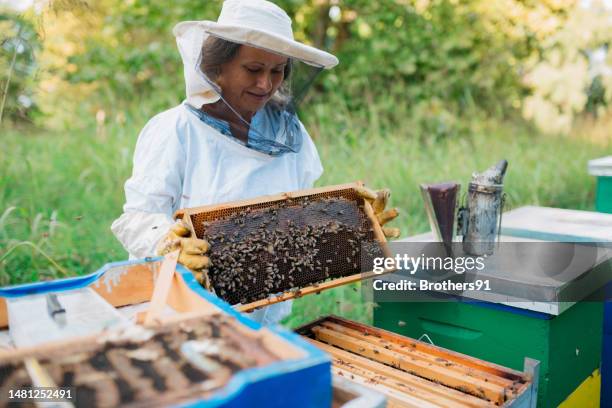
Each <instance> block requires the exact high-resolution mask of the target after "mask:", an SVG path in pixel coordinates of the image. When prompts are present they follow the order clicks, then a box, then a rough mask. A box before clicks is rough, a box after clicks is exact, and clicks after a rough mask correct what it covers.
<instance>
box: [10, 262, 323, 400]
mask: <svg viewBox="0 0 612 408" xmlns="http://www.w3.org/2000/svg"><path fill="white" fill-rule="evenodd" d="M161 261H162V259H161V258H155V259H147V260H142V261H128V262H117V263H111V264H107V265H105V266H104V267H103V268H101V269H100V270H98V271H97V272H95V273H92V274H90V275H86V276H81V277H74V278H68V279H60V280H55V281H50V282H38V283H33V284H26V285H19V286H12V287H5V288H0V328H1V329H3V330H4V332H3V333H0V341H2V342H5V343H6V342H7V341H8V340H7V339H8V336H7V325H9V324H11V325H13V326H15V327H16V326H22V325H21V323H20V322H15V319H14V315H13V316H9V313H8V311H10V310H14V306H13V309H11V307H12V306H11V305H14V304H16V303H15V302H20V301H24V300H29V299H36V298H37V297H41V298H46V297H47V294H49V293H55V294H57V296H58V299H59V301H60V303H61V302H62V301H63V299H68V297H67V296H68V295H72V294H74V293H77V292H79V291H87V293H88V294H91V293H95V295H94V297H97V296H99V297H100V298H102V299H104V301H106V302H107V303H108V304H110V305H112V306H113V307H115V308H117V310H118V311H119V312H120V313H121V315H122V316H123V317H125V319H128V320H129V319H130V317H132V318H133V317H134V315H135V313H137V312H138V311H139V310H143V309H146V305H147V302H148V301H149V299H150V298H151V295H152V293H153V288H154V284H155V281H156V279H157V276H158V274H159V269H160V266H161ZM176 272H177V273H176V274H175V275H174V277H173V282H172V286H171V288H170V291H169V294H168V300H167V309H168V310H167V311H166V313H167V314H169V318H168V320H169V321H170V320H174V321H176V320H180V319H181V316H189V315H192V316H193V315H196V314H198V313H200V312H202V311H203V310H204V309H207V308H214V310H215V313H219V314H220V315H222V316H223V318H224V319H226V320H227V319H229V320H231V322H232V324H234V325H236V327H237V329H239V331H240V332H244V333H246V332H248V333H249V334H253V336H259V337H258V338H261V339H263V340H262V344H268V345H272V348H271V349H275V350H274V351H275V353H277V354H276V355H277V356H278V357H279V358H278V360H276V361H273V362H271V363H270V364H267V365H265V366H257V367H252V368H248V369H243V370H239V371H237V372H234V373H233V374H232V376H231V378H230V380H229V381H228V382H227V383H225V385H224V386H223V387H222V388H219V389H215V390H214V391H213V392H211V393H209V394H206V396H205V397H198V398H195V399H194V398H191V399H190V400H189V401H185V400H184V399H183V400H181V401H180V403H179V405H181V406H203V407H250V406H266V407H287V406H290V407H323V406H330V405H331V400H332V388H331V366H330V359H329V357H328V356H327V355H326V354H325V353H323V352H322V351H320V350H318V349H317V348H315V347H314V346H312V345H310V344H309V343H307V342H306V341H304V340H303V339H301V338H300V336H298V335H296V334H294V333H292V332H290V331H288V330H285V329H283V328H282V327H262V326H261V325H259V324H258V323H257V322H255V321H253V320H251V319H249V318H248V317H247V316H248V315H242V314H240V313H238V312H237V311H235V310H234V309H233V308H232V307H231V306H229V305H228V304H227V303H225V302H223V301H221V300H220V299H219V298H217V297H216V296H214V295H213V294H211V293H209V292H207V291H205V290H204V289H203V288H202V287H201V286H200V285H199V284H198V283H197V282H196V280H195V279H194V277H193V275H192V273H191V272H190V271H188V270H186V269H185V268H183V267H182V266H180V265H177V268H176ZM17 304H18V303H17ZM66 309H67V310H66V313H67V321H68V327H69V326H70V324H71V323H70V322H71V310H70V308H69V307H66ZM82 312H83V310H79V311H75V313H82ZM43 314H44V313H43ZM44 318H45V319H50V318H51V317H50V316H45V317H44ZM43 320H44V319H43V317H41V318H40V321H39V322H38V323H37V324H38V329H40V327H42V326H43V325H44V324H45V322H44V321H43ZM26 326H27V325H26ZM9 329H11V328H10V327H9ZM26 329H27V327H26ZM11 330H12V329H11ZM62 330H68V329H65V328H64V329H62ZM111 330H112V329H111ZM77 331H78V330H77ZM64 334H65V333H64ZM79 334H80V335H82V337H80V339H83V341H85V340H86V339H91V338H92V337H97V336H99V334H96V333H84V332H83V333H81V332H79ZM52 340H53V341H52V342H51V343H46V344H41V345H37V346H36V347H31V348H27V347H25V348H16V349H13V350H9V351H5V352H1V353H0V365H1V364H4V363H6V361H16V360H15V359H17V360H19V361H21V360H23V359H24V358H25V357H28V356H34V358H36V359H41V361H44V360H45V358H47V359H49V358H51V357H48V356H49V355H52V354H48V353H47V354H46V355H45V352H44V350H45V349H47V348H49V350H51V349H53V347H55V348H54V350H58V347H57V346H58V345H61V344H62V343H63V342H65V344H72V343H73V342H74V341H78V340H75V339H74V338H71V339H69V338H64V339H61V338H60V339H57V338H54V339H52ZM92 341H93V340H92ZM4 346H5V347H6V346H7V344H4ZM66 349H67V347H66V346H64V351H63V352H64V354H65V350H66ZM281 349H282V351H281ZM41 353H42V354H41ZM20 359H21V360H20ZM3 362H4V363H3ZM7 364H8V363H7ZM11 364H12V363H11ZM24 372H26V371H24ZM13 374H14V373H13ZM3 376H4V377H5V378H4V379H3V378H2V377H3ZM6 380H7V378H6V375H5V371H2V370H0V382H3V381H6ZM5 397H6V396H1V397H0V398H5ZM6 402H7V401H4V402H0V404H2V405H5V403H6ZM73 402H74V401H73ZM76 405H80V404H79V403H78V401H76ZM170 405H172V404H170Z"/></svg>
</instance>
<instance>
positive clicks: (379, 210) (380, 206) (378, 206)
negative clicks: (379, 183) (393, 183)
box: [355, 187, 400, 238]
mask: <svg viewBox="0 0 612 408" xmlns="http://www.w3.org/2000/svg"><path fill="white" fill-rule="evenodd" d="M355 190H356V191H357V194H359V195H360V196H361V197H362V198H365V199H366V200H367V201H368V202H369V203H370V204H371V205H372V209H373V210H374V215H376V219H377V220H378V223H379V224H380V226H381V227H382V231H383V233H384V234H385V237H387V238H398V237H399V236H400V230H399V228H393V227H385V226H384V225H385V224H386V223H388V222H389V221H391V220H393V219H394V218H396V217H397V216H398V215H399V211H398V209H397V208H391V209H388V210H385V207H386V206H387V202H388V201H389V197H390V196H391V190H389V189H388V188H386V189H383V190H379V191H374V190H370V189H369V188H367V187H357V188H356V189H355Z"/></svg>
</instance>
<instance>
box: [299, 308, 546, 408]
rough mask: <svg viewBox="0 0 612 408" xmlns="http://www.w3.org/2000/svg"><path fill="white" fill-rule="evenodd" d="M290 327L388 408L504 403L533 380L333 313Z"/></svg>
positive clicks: (494, 404) (522, 374)
mask: <svg viewBox="0 0 612 408" xmlns="http://www.w3.org/2000/svg"><path fill="white" fill-rule="evenodd" d="M296 331H297V332H298V333H300V334H302V335H304V336H306V337H307V338H308V340H309V341H310V342H311V343H312V344H313V345H315V346H316V347H318V348H320V349H321V350H323V351H325V352H327V353H328V354H330V355H331V356H332V364H333V371H334V373H335V374H336V375H341V376H343V377H345V378H347V379H349V380H351V381H355V382H357V383H360V384H364V385H367V386H370V387H372V388H374V389H376V390H377V391H379V392H381V393H383V394H385V395H387V397H388V399H389V403H390V405H391V406H400V407H412V406H429V405H431V404H433V406H448V407H494V406H509V405H511V404H512V402H513V401H515V400H518V399H519V397H521V396H522V395H523V394H524V393H526V392H528V389H530V387H531V383H532V381H533V380H534V379H533V378H532V377H531V376H530V375H529V374H526V373H522V372H519V371H515V370H512V369H508V368H505V367H502V366H499V365H496V364H493V363H488V362H485V361H482V360H479V359H476V358H473V357H470V356H467V355H463V354H460V353H455V352H453V351H450V350H446V349H443V348H441V347H436V346H433V345H430V344H428V343H424V342H420V341H418V340H414V339H411V338H408V337H404V336H401V335H398V334H395V333H391V332H388V331H386V330H382V329H377V328H374V327H371V326H367V325H364V324H361V323H357V322H354V321H351V320H347V319H343V318H340V317H337V316H328V317H324V318H321V319H318V320H316V321H314V322H312V323H309V324H307V325H305V326H302V327H300V328H298V329H297V330H296ZM536 381H537V379H536Z"/></svg>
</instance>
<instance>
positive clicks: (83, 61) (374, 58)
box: [1, 0, 612, 135]
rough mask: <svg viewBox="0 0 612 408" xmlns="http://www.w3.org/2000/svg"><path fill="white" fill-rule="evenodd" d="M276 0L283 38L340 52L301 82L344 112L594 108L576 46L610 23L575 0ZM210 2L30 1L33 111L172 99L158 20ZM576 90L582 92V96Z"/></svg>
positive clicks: (165, 36) (447, 129)
mask: <svg viewBox="0 0 612 408" xmlns="http://www.w3.org/2000/svg"><path fill="white" fill-rule="evenodd" d="M277 3H278V4H279V5H280V6H281V7H283V8H284V9H285V10H286V11H287V12H288V13H289V14H290V16H291V17H292V19H293V29H294V33H295V37H296V39H297V40H299V41H303V42H306V43H309V44H312V45H314V46H317V47H321V48H325V49H328V50H330V51H331V52H333V53H335V54H336V55H337V56H338V57H339V59H340V61H341V64H340V65H339V66H338V67H337V68H335V69H334V70H332V71H331V72H326V73H325V74H324V75H323V76H322V78H321V80H320V81H319V82H318V84H317V86H316V88H315V89H314V90H313V95H312V96H314V99H311V101H312V102H313V103H325V102H326V101H330V100H331V101H342V103H343V104H345V105H346V107H347V108H348V109H349V111H351V112H355V111H366V112H367V111H368V110H369V109H371V107H372V105H373V102H376V106H377V113H376V114H377V115H384V116H385V119H388V121H390V122H393V120H399V119H405V118H396V117H394V112H395V111H396V109H395V108H396V107H397V105H398V104H401V105H405V106H406V107H407V108H408V110H409V111H410V112H411V114H412V117H411V118H410V119H411V120H414V121H415V123H416V124H417V125H418V126H420V127H421V128H422V129H423V130H424V132H426V133H429V132H430V133H434V134H438V135H446V134H452V133H453V132H454V131H456V130H457V127H458V126H460V125H461V123H462V121H464V119H465V117H466V116H467V115H473V114H474V112H476V111H478V112H481V113H484V114H486V115H507V114H513V113H514V112H518V111H520V109H521V108H522V110H523V112H524V114H525V115H526V116H527V117H529V118H532V119H534V120H535V121H536V123H538V124H542V123H544V122H547V121H550V120H551V119H550V117H549V116H550V115H549V116H548V117H547V119H544V120H543V119H541V116H542V112H548V113H549V114H550V112H556V113H558V116H557V118H556V119H559V115H560V116H561V117H564V115H565V117H568V115H569V120H566V119H562V121H563V120H566V121H567V122H568V123H571V120H572V118H573V117H574V115H576V114H579V113H580V112H582V111H585V110H588V109H591V111H593V110H595V111H600V110H601V106H604V105H605V103H607V101H609V99H610V97H609V95H610V93H611V92H612V91H610V89H612V85H610V84H609V78H608V77H607V76H605V75H604V76H601V75H600V76H599V78H594V77H591V76H590V74H589V72H587V71H588V70H589V68H588V61H589V60H588V56H587V53H588V52H589V51H591V50H592V49H593V47H601V46H603V45H605V44H608V43H609V42H610V39H611V38H610V37H611V36H612V34H610V33H612V30H607V32H606V30H605V24H604V21H609V18H610V13H611V11H610V10H607V11H606V12H601V10H599V11H597V12H595V13H593V12H592V10H590V11H589V13H587V12H585V8H584V7H583V6H584V3H585V2H578V1H577V0H546V1H535V0H526V1H523V0H521V1H519V0H384V1H376V2H371V1H366V0H278V1H277ZM221 4H222V2H221V1H220V0H214V1H207V2H202V1H196V0H181V1H177V2H173V3H172V4H169V3H167V2H160V1H157V0H97V1H95V2H94V1H91V0H89V1H85V0H78V1H77V0H72V1H71V0H63V1H62V2H58V1H55V2H51V3H49V5H48V6H47V7H46V8H45V9H44V10H43V11H42V13H41V14H39V15H38V20H39V21H40V24H39V33H43V34H41V35H40V36H39V38H38V42H39V43H40V45H41V51H40V52H39V53H38V54H37V58H36V60H37V61H38V65H39V67H40V75H39V78H38V82H37V86H36V87H35V88H34V89H35V100H36V101H37V103H38V106H39V107H40V110H41V111H42V112H43V113H44V115H43V116H41V121H42V122H44V123H45V124H46V125H54V126H65V125H66V124H73V122H74V121H75V112H79V113H81V114H79V115H77V116H78V117H80V118H93V117H94V116H95V115H96V112H99V111H101V110H102V111H104V112H107V113H110V114H113V115H116V114H119V113H121V112H123V111H125V110H126V109H139V110H141V111H142V112H143V113H145V114H152V113H154V112H155V111H159V110H161V109H165V108H167V107H169V106H172V105H173V104H176V103H178V102H180V100H182V98H183V96H184V84H183V78H182V65H181V62H180V57H179V55H178V52H177V50H176V45H175V42H174V39H173V37H172V34H171V30H172V27H173V26H174V24H176V23H177V22H179V21H183V20H199V19H213V20H214V19H216V17H217V15H218V13H219V11H220V9H221ZM54 5H55V6H54ZM58 5H59V6H58ZM598 13H599V14H598ZM595 14H598V16H599V17H600V18H599V19H598V20H597V21H599V22H598V23H597V24H595V26H596V27H594V26H593V24H592V23H591V21H592V20H591V19H592V18H594V17H595ZM605 18H607V19H608V20H605ZM608 24H609V23H608ZM608 28H609V26H608ZM585 30H586V31H587V32H589V33H591V34H592V36H591V38H589V39H588V40H580V39H579V37H580V36H579V35H577V34H578V33H583V32H584V31H585ZM558 55H562V57H559V56H558ZM607 55H608V57H607V58H609V53H608V54H607ZM1 60H2V61H5V60H6V56H3V57H2V58H1ZM560 60H562V61H563V62H562V63H559V61H560ZM572 64H573V65H572ZM576 70H578V71H580V73H581V75H582V76H581V78H582V79H581V80H580V81H578V82H579V83H578V84H577V83H575V82H572V79H573V75H575V74H576ZM526 74H528V75H526ZM559 81H561V82H563V84H562V85H559V84H558V82H559ZM593 81H595V82H593ZM563 87H566V88H568V87H569V88H572V87H573V88H572V89H571V90H569V88H568V91H567V92H570V93H572V95H574V94H575V95H579V94H580V97H578V96H575V97H572V98H570V99H571V100H572V101H573V102H571V103H570V106H569V107H567V106H566V105H564V103H565V102H564V101H563V100H564V98H565V96H567V92H562V91H560V89H561V88H563ZM588 93H590V94H591V95H592V96H591V97H588V96H585V95H587V94H588ZM598 98H599V99H598ZM334 103H335V102H334ZM332 104H333V103H332ZM594 106H596V107H595V108H594ZM568 109H569V111H571V114H568ZM400 111H401V112H405V111H406V109H401V110H400ZM538 115H539V116H538ZM557 122H559V120H557ZM563 129H565V128H563V127H558V128H556V129H555V130H563Z"/></svg>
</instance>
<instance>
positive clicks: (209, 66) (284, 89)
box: [200, 35, 292, 108]
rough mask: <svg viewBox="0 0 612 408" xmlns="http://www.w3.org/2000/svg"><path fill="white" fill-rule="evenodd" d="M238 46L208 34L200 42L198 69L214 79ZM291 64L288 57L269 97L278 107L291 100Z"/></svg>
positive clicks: (235, 52)
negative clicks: (278, 82) (279, 79)
mask: <svg viewBox="0 0 612 408" xmlns="http://www.w3.org/2000/svg"><path fill="white" fill-rule="evenodd" d="M240 47H241V44H238V43H235V42H232V41H228V40H225V39H223V38H219V37H215V36H213V35H209V36H208V38H207V39H206V40H205V41H204V44H202V58H201V64H200V69H201V70H202V72H203V73H204V74H205V75H206V76H207V77H208V78H210V79H211V80H212V81H215V80H216V79H217V78H218V77H219V75H220V74H221V66H222V65H223V64H225V63H226V62H230V61H231V60H233V59H234V58H235V57H236V54H238V50H239V49H240ZM291 65H292V60H291V58H288V60H287V65H285V68H284V71H283V83H282V84H281V86H280V87H279V88H278V91H276V93H275V94H274V95H273V96H272V98H271V99H270V102H272V103H274V104H275V105H276V106H277V107H279V108H284V107H286V106H287V104H288V103H289V101H290V100H291V90H290V87H289V78H290V76H291V68H292V66H291Z"/></svg>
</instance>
